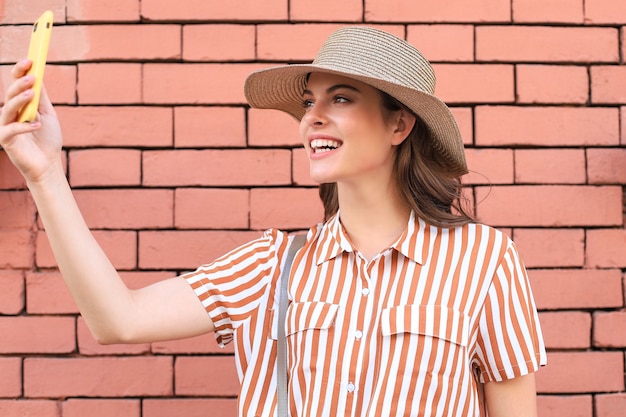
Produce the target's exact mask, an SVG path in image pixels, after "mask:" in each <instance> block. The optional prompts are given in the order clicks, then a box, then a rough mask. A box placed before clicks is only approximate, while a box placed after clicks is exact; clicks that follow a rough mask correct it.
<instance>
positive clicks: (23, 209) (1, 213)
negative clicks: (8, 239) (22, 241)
mask: <svg viewBox="0 0 626 417" xmlns="http://www.w3.org/2000/svg"><path fill="white" fill-rule="evenodd" d="M35 214H36V207H35V203H34V201H33V199H32V197H31V196H30V193H28V192H26V191H0V228H2V229H28V228H30V227H32V226H33V224H34V223H35Z"/></svg>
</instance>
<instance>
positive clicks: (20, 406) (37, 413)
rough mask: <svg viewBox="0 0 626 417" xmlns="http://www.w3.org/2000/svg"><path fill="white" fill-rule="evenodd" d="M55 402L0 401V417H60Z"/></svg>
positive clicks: (59, 411)
mask: <svg viewBox="0 0 626 417" xmlns="http://www.w3.org/2000/svg"><path fill="white" fill-rule="evenodd" d="M60 413H61V410H59V407H58V405H57V402H56V401H48V400H29V399H21V400H17V401H16V400H0V415H2V417H61V414H60Z"/></svg>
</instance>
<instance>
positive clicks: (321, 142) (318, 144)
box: [311, 139, 341, 153]
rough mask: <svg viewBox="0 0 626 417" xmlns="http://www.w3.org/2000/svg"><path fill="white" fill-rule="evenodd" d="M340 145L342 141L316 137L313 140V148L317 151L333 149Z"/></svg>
mask: <svg viewBox="0 0 626 417" xmlns="http://www.w3.org/2000/svg"><path fill="white" fill-rule="evenodd" d="M340 145H341V143H340V142H338V141H334V140H329V139H314V140H312V141H311V148H313V150H314V151H315V153H321V152H328V151H332V150H333V149H336V148H338V147H339V146H340Z"/></svg>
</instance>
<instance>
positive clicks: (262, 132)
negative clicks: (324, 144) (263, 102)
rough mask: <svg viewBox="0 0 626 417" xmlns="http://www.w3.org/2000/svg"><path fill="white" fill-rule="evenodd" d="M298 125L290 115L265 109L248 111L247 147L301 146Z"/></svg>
mask: <svg viewBox="0 0 626 417" xmlns="http://www.w3.org/2000/svg"><path fill="white" fill-rule="evenodd" d="M298 128H299V123H298V120H296V119H295V118H294V117H292V116H291V115H289V114H287V113H284V112H281V111H278V110H266V109H250V110H249V111H248V145H250V146H261V147H270V146H276V147H279V146H280V147H282V146H301V145H302V139H301V138H300V134H299V133H298Z"/></svg>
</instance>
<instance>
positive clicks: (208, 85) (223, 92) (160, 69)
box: [143, 64, 266, 104]
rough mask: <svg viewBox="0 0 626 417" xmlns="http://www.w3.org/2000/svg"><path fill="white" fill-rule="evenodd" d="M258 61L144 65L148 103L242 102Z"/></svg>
mask: <svg viewBox="0 0 626 417" xmlns="http://www.w3.org/2000/svg"><path fill="white" fill-rule="evenodd" d="M264 67H266V65H258V64H145V65H144V70H143V98H144V102H145V103H158V104H163V103H169V104H243V103H245V102H246V100H245V96H244V94H243V85H244V81H245V79H246V77H247V76H248V75H249V74H250V73H251V72H253V71H255V70H258V69H261V68H264Z"/></svg>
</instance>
